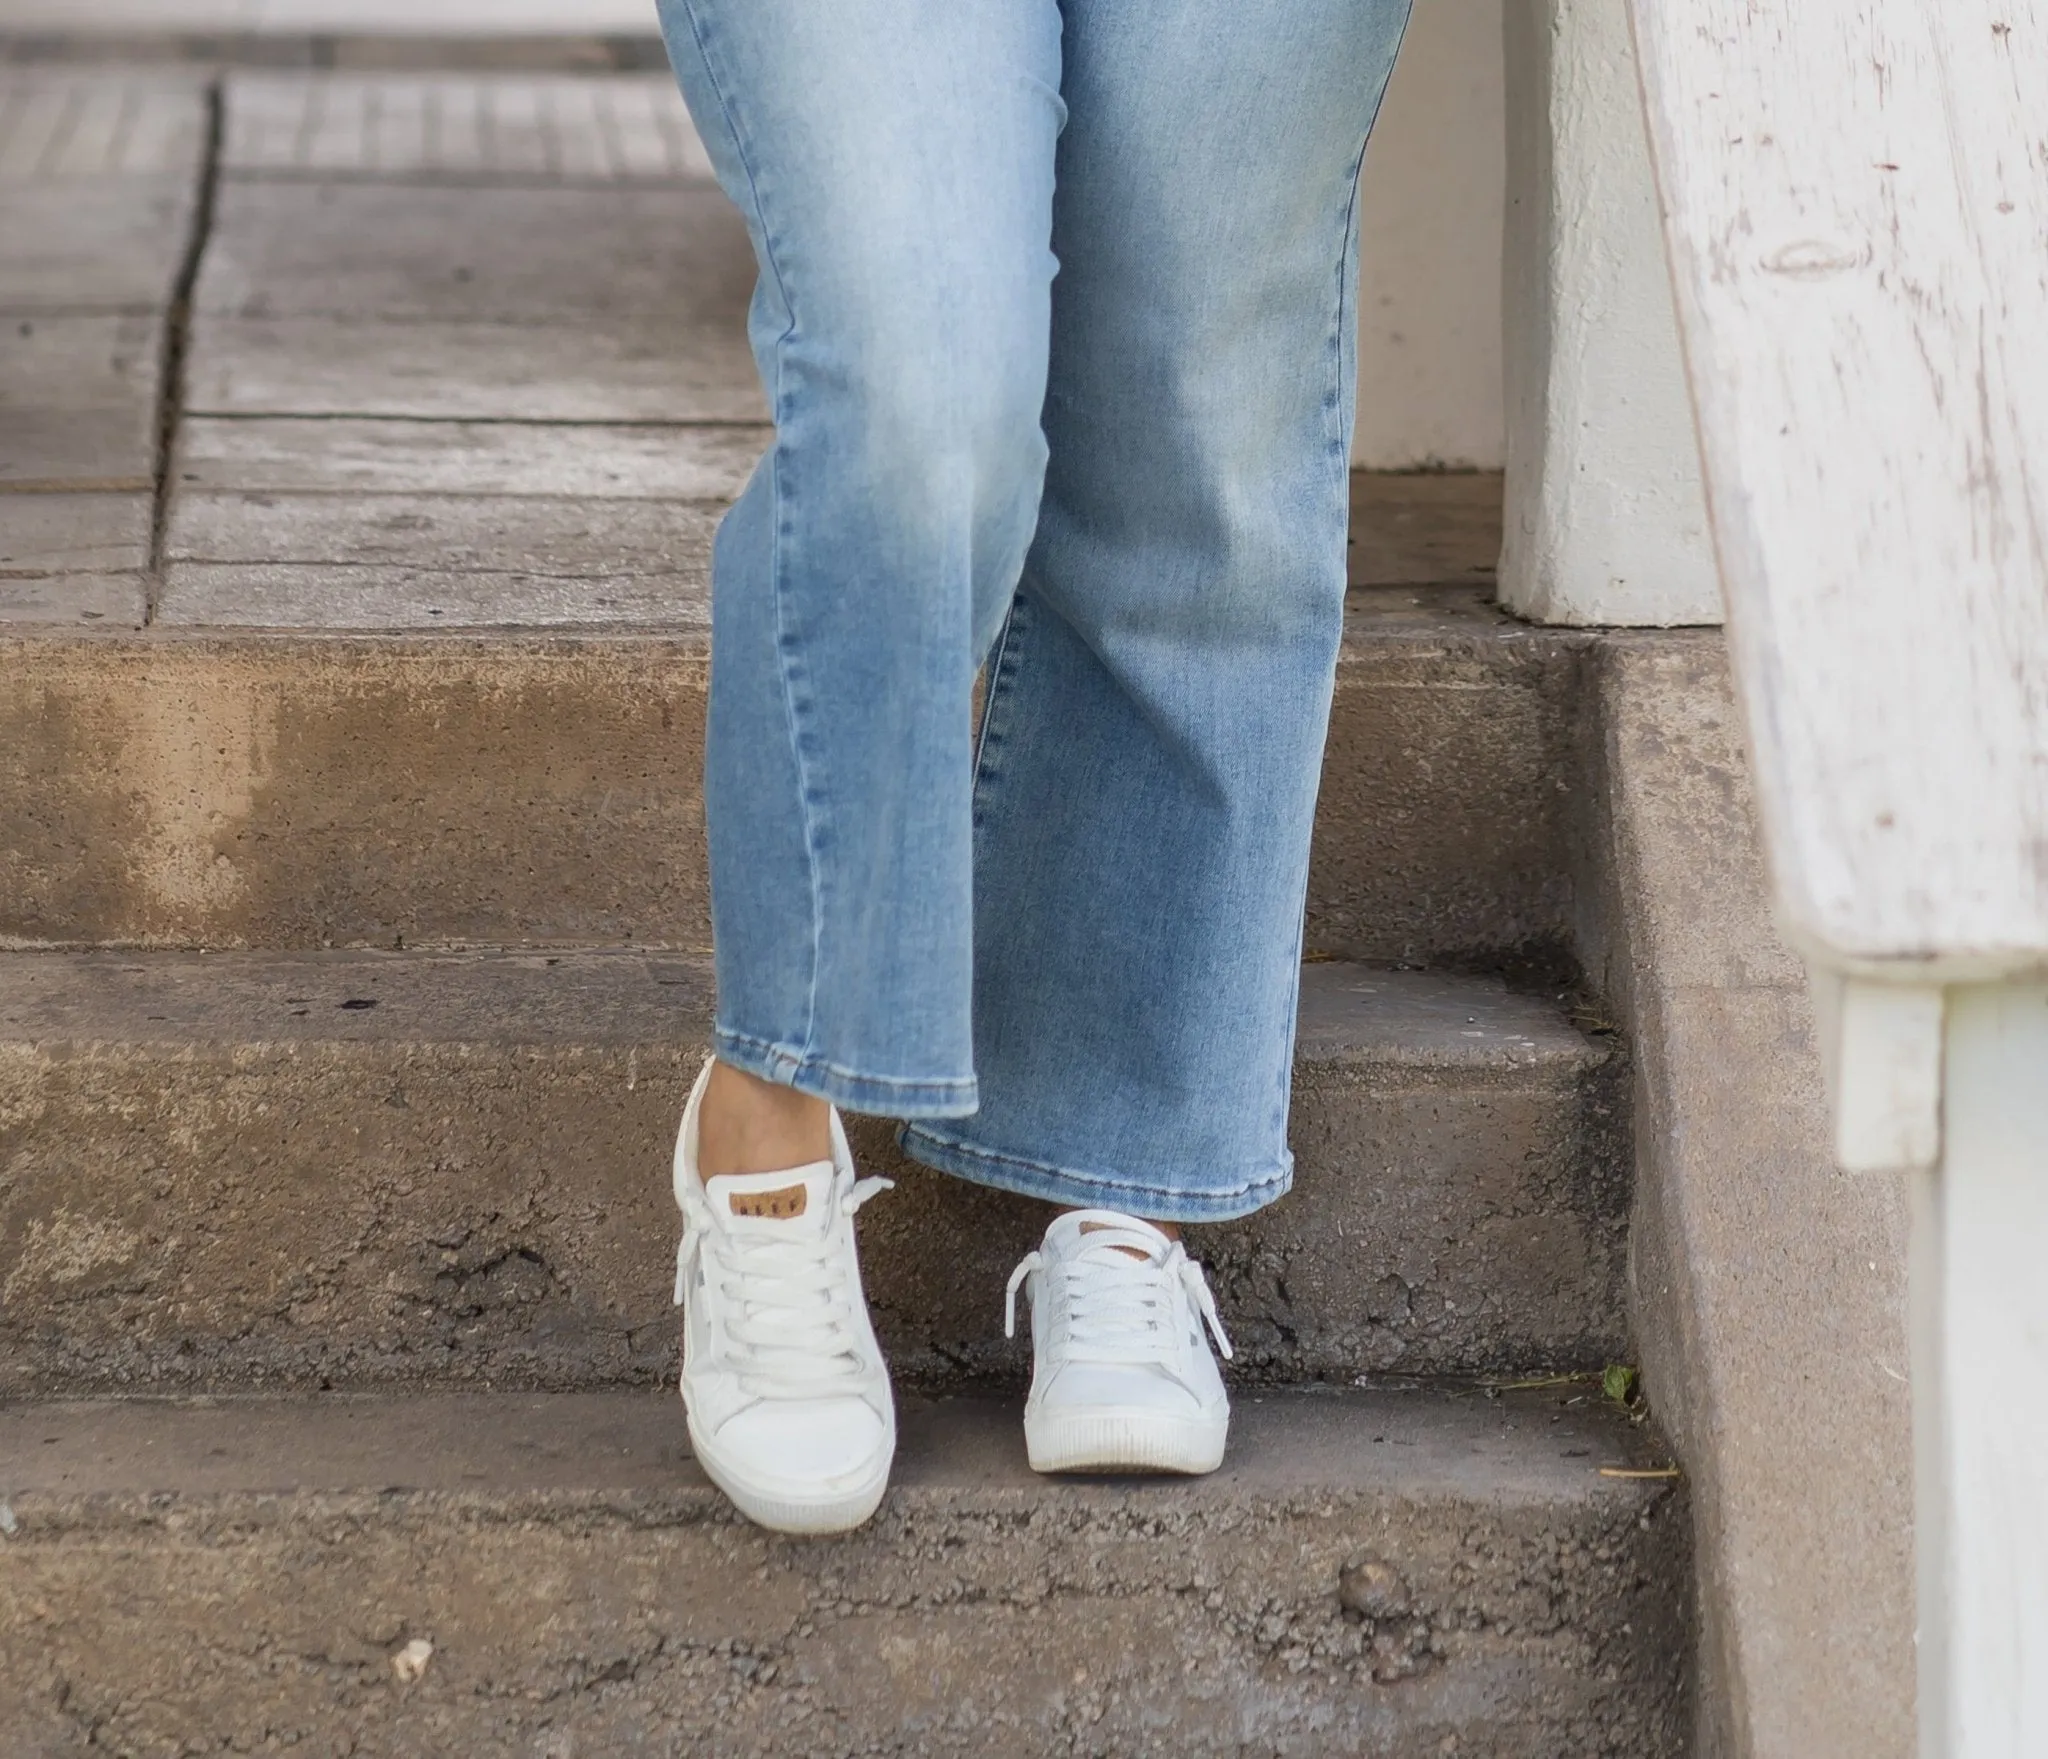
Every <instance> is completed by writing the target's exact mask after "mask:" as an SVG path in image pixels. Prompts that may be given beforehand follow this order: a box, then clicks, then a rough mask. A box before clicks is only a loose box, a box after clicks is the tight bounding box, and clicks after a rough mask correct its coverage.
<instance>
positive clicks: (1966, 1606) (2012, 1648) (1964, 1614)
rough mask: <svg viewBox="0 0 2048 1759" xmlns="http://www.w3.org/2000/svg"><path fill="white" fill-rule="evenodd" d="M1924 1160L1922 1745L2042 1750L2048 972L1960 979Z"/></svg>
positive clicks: (1918, 1231)
mask: <svg viewBox="0 0 2048 1759" xmlns="http://www.w3.org/2000/svg"><path fill="white" fill-rule="evenodd" d="M1944 1088H1945V1093H1946V1100H1947V1106H1946V1129H1945V1137H1946V1140H1945V1141H1944V1143H1943V1152H1942V1156H1941V1162H1940V1165H1939V1167H1938V1168H1935V1169H1930V1170H1927V1171H1923V1172H1920V1173H1917V1174H1916V1175H1915V1176H1914V1182H1915V1191H1914V1213H1913V1247H1914V1265H1913V1281H1914V1300H1915V1307H1916V1312H1915V1315H1914V1319H1915V1323H1914V1327H1913V1334H1914V1354H1913V1375H1914V1413H1913V1422H1914V1431H1915V1469H1916V1472H1917V1475H1918V1479H1919V1496H1918V1510H1917V1514H1918V1519H1919V1522H1920V1532H1919V1535H1918V1539H1919V1548H1918V1549H1919V1557H1920V1618H1921V1625H1920V1643H1921V1657H1920V1722H1921V1752H1922V1753H1923V1754H1925V1755H1927V1756H1928V1759H1941V1756H1943V1755H1969V1756H1970V1759H1976V1756H1977V1755H1980V1754H1986V1755H1988V1754H1998V1755H2001V1756H2002V1755H2007V1754H2011V1755H2019V1754H2029V1755H2031V1754H2038V1753H2044V1752H2048V1571H2044V1569H2043V1568H2042V1564H2043V1560H2044V1559H2048V1398H2044V1397H2043V1393H2044V1391H2048V1388H2044V1386H2043V1383H2042V1381H2043V1372H2044V1367H2048V1263H2044V1262H2043V1257H2042V1253H2043V1248H2044V1244H2048V983H2035V984H2022V983H2009V984H1978V985H1967V986H1963V987H1959V988H1956V989H1953V990H1951V991H1950V992H1949V997H1948V1028H1947V1033H1946V1064H1945V1072H1944Z"/></svg>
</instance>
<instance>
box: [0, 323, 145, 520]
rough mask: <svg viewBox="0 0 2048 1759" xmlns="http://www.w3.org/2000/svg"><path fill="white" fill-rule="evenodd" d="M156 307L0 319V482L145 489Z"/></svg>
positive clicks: (19, 486)
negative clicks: (122, 312) (119, 312)
mask: <svg viewBox="0 0 2048 1759" xmlns="http://www.w3.org/2000/svg"><path fill="white" fill-rule="evenodd" d="M163 353H164V334H163V319H162V317H161V315H160V314H155V313H140V314H133V313H131V314H129V315H126V316H120V315H111V314H104V313H102V314H93V315H86V316H79V317H65V316H57V317H21V316H8V317H0V490H4V489H12V490H15V491H17V492H22V491H29V490H37V489H42V490H53V489H54V490H72V491H92V490H98V491H102V492H105V491H116V490H123V489H141V490H147V489H149V488H150V487H151V486H152V485H153V484H154V482H155V475H156V424H157V395H158V384H159V380H160V377H161V373H162V366H163Z"/></svg>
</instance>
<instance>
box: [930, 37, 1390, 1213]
mask: <svg viewBox="0 0 2048 1759" xmlns="http://www.w3.org/2000/svg"><path fill="white" fill-rule="evenodd" d="M1407 10H1408V8H1407V0H1304V3H1303V4H1299V5H1290V6H1277V7H1276V6H1231V5H1226V4H1223V3H1221V0H1067V4H1066V7H1065V11H1066V38H1065V56H1066V71H1065V77H1064V84H1063V88H1062V89H1063V93H1064V95H1065V97H1066V99H1067V102H1068V105H1069V108H1070V110H1071V119H1070V121H1069V123H1068V127H1067V130H1066V133H1065V135H1064V136H1063V138H1062V140H1061V142H1060V148H1059V182H1058V193H1057V196H1056V199H1055V219H1054V248H1055V250H1056V251H1057V252H1058V255H1059V258H1060V264H1061V268H1060V276H1059V280H1058V282H1057V283H1056V285H1055V288H1054V296H1053V345H1052V366H1051V385H1050V390H1049V394H1048V398H1047V402H1046V415H1045V426H1046V433H1047V437H1048V439H1049V440H1050V442H1051V448H1052V456H1051V463H1050V466H1049V470H1048V475H1047V480H1046V488H1045V496H1044V501H1043V504H1042V508H1041V512H1040V518H1039V526H1038V532H1037V537H1036V541H1035V543H1034V545H1033V548H1032V551H1031V555H1030V558H1029V560H1028V562H1027V564H1026V568H1025V572H1024V577H1023V582H1022V585H1021V586H1020V588H1019V590H1018V593H1017V596H1016V601H1015V605H1014V608H1013V609H1012V611H1011V614H1010V618H1009V622H1008V625H1007V627H1006V629H1005V631H1004V633H1003V635H1002V637H1001V640H1000V643H999V645H998V648H997V654H996V658H995V660H994V662H993V665H992V670H991V679H990V686H989V701H988V710H987V716H986V725H985V730H984V733H983V738H982V747H981V756H980V767H979V777H978V783H977V791H976V802H975V827H976V828H975V834H976V839H977V849H976V862H977V868H976V887H977V894H976V908H977V918H976V929H975V954H976V964H975V1039H976V1053H977V1060H978V1067H979V1072H980V1078H981V1106H980V1109H979V1111H978V1112H977V1113H976V1114H975V1115H974V1116H973V1117H971V1118H966V1119H963V1120H961V1121H960V1122H958V1123H943V1122H919V1123H914V1124H912V1125H911V1126H910V1127H909V1128H908V1129H907V1131H906V1132H905V1146H906V1147H907V1148H908V1150H909V1152H911V1153H912V1154H913V1155H915V1156H917V1158H919V1159H921V1160H924V1161H927V1162H929V1163H930V1164H932V1165H934V1166H937V1167H940V1168H942V1169H945V1170H948V1171H951V1172H955V1173H959V1174H962V1175H964V1176H966V1177H968V1178H971V1179H976V1180H979V1181H982V1182H984V1183H988V1184H993V1185H999V1186H1004V1187H1007V1188H1009V1189H1012V1190H1017V1191H1022V1192H1026V1193H1029V1194H1032V1195H1036V1196H1041V1197H1047V1198H1051V1199H1052V1200H1054V1201H1055V1202H1059V1203H1064V1204H1082V1205H1085V1204H1098V1205H1102V1206H1104V1207H1106V1208H1109V1209H1114V1210H1117V1211H1121V1212H1124V1213H1127V1214H1131V1215H1136V1216H1144V1217H1150V1218H1154V1219H1166V1220H1182V1221H1200V1220H1210V1219H1217V1218H1223V1217H1228V1216H1234V1215H1242V1214H1245V1213H1247V1212H1249V1211H1251V1210H1254V1209H1257V1208H1258V1207H1260V1206H1261V1205H1262V1204H1265V1203H1267V1202H1270V1201H1271V1200H1272V1199H1273V1198H1275V1197H1277V1196H1279V1195H1280V1194H1281V1193H1282V1192H1283V1191H1285V1189H1286V1188H1287V1184H1288V1182H1289V1179H1290V1176H1291V1162H1290V1158H1289V1155H1288V1151H1287V1142H1286V1122H1287V1102H1288V1087H1289V1074H1290V1063H1291V1058H1292V1044H1293V1027H1294V1008H1295V998H1296V993H1297V988H1298V978H1299V960H1300V949H1301V938H1300V937H1301V917H1302V907H1303V900H1304V896H1305V892H1306V886H1307V869H1308V851H1309V835H1310V828H1311V823H1312V819H1313V814H1314V806H1315V796H1316V788H1317V782H1318V778H1319V769H1320V763H1321V754H1322V747H1323V738H1324V730H1325V724H1326V721H1327V718H1328V712H1329V702H1330V692H1331V685H1332V680H1333V676H1334V669H1335V660H1336V654H1337V648H1338V643H1339V640H1340V637H1341V634H1342V626H1343V600H1344V577H1345V520H1346V507H1347V476H1348V466H1349V441H1350V428H1351V400H1352V382H1353V359H1352V352H1353V340H1352V338H1353V330H1354V325H1355V315H1354V311H1353V305H1352V300H1353V284H1354V278H1355V263H1354V253H1355V210H1354V206H1353V190H1354V185H1355V182H1356V172H1357V168H1358V164H1359V159H1360V155H1361V153H1362V152H1363V149H1364V145H1365V140H1366V136H1367V133H1368V131H1369V129H1370V126H1371V123H1372V119H1373V116H1374V114H1375V112H1376V110H1377V107H1378V104H1379V100H1380V95H1381V92H1382V90H1383V89H1384V85H1385V82H1386V78H1387V75H1388V73H1389V72H1390V70H1391V68H1392V64H1393V59H1394V54H1395V50H1396V48H1397V46H1398V44H1399V42H1400V38H1401V33H1402V29H1403V26H1404V24H1405V22H1406V15H1407Z"/></svg>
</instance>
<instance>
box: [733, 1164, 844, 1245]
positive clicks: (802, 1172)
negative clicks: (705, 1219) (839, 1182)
mask: <svg viewBox="0 0 2048 1759" xmlns="http://www.w3.org/2000/svg"><path fill="white" fill-rule="evenodd" d="M833 1178H834V1169H833V1166H832V1163H831V1162H830V1161H829V1160H815V1161H812V1162H811V1163H810V1164H809V1165H808V1166H801V1167H791V1168H790V1169H789V1170H788V1171H787V1172H779V1173H721V1174H720V1175H719V1176H718V1177H716V1178H713V1179H706V1180H705V1181H704V1195H705V1196H706V1197H707V1198H709V1199H710V1201H711V1208H712V1210H713V1212H714V1213H715V1214H716V1215H717V1216H718V1218H719V1220H720V1221H721V1222H723V1223H724V1224H725V1227H726V1229H727V1230H728V1231H729V1232H731V1233H735V1234H751V1233H762V1234H776V1233H786V1232H788V1231H790V1230H792V1229H798V1230H801V1231H803V1232H806V1233H815V1234H822V1233H823V1232H824V1231H825V1229H826V1228H827V1227H828V1226H829V1225H830V1223H831V1216H832V1185H833Z"/></svg>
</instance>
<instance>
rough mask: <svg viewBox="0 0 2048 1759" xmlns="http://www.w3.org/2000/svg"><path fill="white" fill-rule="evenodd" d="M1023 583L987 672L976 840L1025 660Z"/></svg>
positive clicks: (973, 818)
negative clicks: (1008, 712)
mask: <svg viewBox="0 0 2048 1759" xmlns="http://www.w3.org/2000/svg"><path fill="white" fill-rule="evenodd" d="M1024 607H1025V599H1024V583H1023V582H1022V581H1021V580H1020V581H1019V582H1018V583H1017V587H1016V590H1015V591H1014V592H1013V593H1012V594H1011V596H1010V608H1009V610H1008V611H1007V612H1006V613H1005V614H1004V617H1003V632H1002V634H1001V636H1000V637H998V638H997V641H996V651H995V654H994V657H993V658H992V660H991V662H990V664H989V669H988V696H987V699H986V700H985V701H984V702H983V703H982V708H981V734H980V737H979V738H977V739H976V740H975V742H974V798H973V802H972V806H971V809H970V823H971V827H972V830H973V833H974V835H975V837H976V838H977V840H978V839H979V838H980V835H981V828H982V825H983V824H984V822H986V818H987V812H988V809H989V808H990V807H991V806H992V805H993V804H994V796H995V784H996V782H997V780H998V773H997V769H996V762H997V759H998V757H999V756H1000V755H1001V753H1002V749H1003V723H1004V720H1005V718H1006V711H1007V710H1008V708H1009V706H1010V703H1011V701H1012V700H1013V698H1014V696H1015V693H1016V677H1017V668H1018V666H1019V664H1020V663H1021V662H1022V659H1023V644H1022V640H1021V637H1022V634H1023V625H1024V624H1025V623H1026V622H1028V621H1029V619H1028V617H1027V616H1026V615H1024V614H1023V613H1024Z"/></svg>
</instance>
